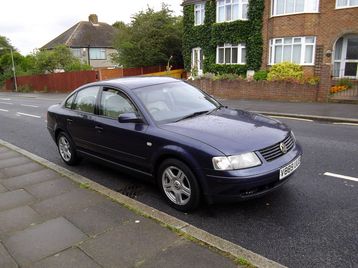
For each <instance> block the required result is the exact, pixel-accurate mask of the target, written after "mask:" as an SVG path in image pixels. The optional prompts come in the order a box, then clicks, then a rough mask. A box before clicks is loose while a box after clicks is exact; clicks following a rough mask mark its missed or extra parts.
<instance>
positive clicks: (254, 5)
mask: <svg viewBox="0 0 358 268" xmlns="http://www.w3.org/2000/svg"><path fill="white" fill-rule="evenodd" d="M263 11H264V0H251V1H250V4H249V10H248V18H249V20H248V21H234V22H228V23H227V22H224V23H216V1H215V0H209V1H207V2H206V5H205V22H204V25H200V26H194V5H193V4H192V5H187V6H184V35H183V56H184V66H185V69H186V70H187V71H190V69H191V51H192V49H193V48H195V47H201V48H202V49H203V53H204V56H205V60H204V72H211V73H219V74H222V73H235V74H244V73H246V70H247V69H250V70H258V69H260V66H261V60H262V43H263V41H262V17H263ZM224 43H232V44H237V43H246V54H247V56H246V57H247V58H246V60H247V64H246V65H220V64H216V47H217V46H218V45H222V44H224Z"/></svg>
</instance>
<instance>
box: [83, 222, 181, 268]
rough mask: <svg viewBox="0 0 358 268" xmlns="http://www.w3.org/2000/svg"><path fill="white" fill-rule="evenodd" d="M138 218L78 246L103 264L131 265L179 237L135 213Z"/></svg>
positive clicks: (141, 260) (140, 261)
mask: <svg viewBox="0 0 358 268" xmlns="http://www.w3.org/2000/svg"><path fill="white" fill-rule="evenodd" d="M138 220H140V222H139V223H135V222H133V221H132V222H130V223H127V224H124V225H122V226H120V227H118V228H116V229H114V230H113V231H110V232H107V233H105V234H103V235H99V236H98V237H97V238H95V239H91V240H88V241H86V242H85V243H83V244H81V245H80V248H81V249H82V250H83V251H84V252H86V253H87V254H88V255H89V256H91V257H92V258H93V259H94V260H96V261H97V262H98V263H99V264H100V265H102V266H104V267H135V266H136V264H137V263H142V262H143V261H145V260H146V259H148V258H152V257H154V256H155V255H157V254H159V253H160V252H161V251H163V250H164V249H166V248H168V247H169V246H171V245H173V243H175V242H177V241H178V240H179V239H181V238H179V237H178V236H177V235H176V234H174V233H173V232H171V231H169V230H168V229H166V228H163V227H162V226H161V225H159V224H157V223H155V222H153V221H152V220H149V219H146V218H142V217H139V216H138Z"/></svg>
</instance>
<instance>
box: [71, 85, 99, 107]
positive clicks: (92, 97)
mask: <svg viewBox="0 0 358 268" xmlns="http://www.w3.org/2000/svg"><path fill="white" fill-rule="evenodd" d="M98 91H99V87H88V88H85V89H82V90H81V91H79V92H78V93H77V96H76V100H75V103H74V108H73V109H74V110H78V111H82V112H86V113H94V109H95V106H96V98H97V94H98Z"/></svg>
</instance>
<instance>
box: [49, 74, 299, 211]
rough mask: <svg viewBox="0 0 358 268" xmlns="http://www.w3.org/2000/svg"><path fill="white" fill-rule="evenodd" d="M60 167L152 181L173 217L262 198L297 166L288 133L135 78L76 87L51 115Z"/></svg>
mask: <svg viewBox="0 0 358 268" xmlns="http://www.w3.org/2000/svg"><path fill="white" fill-rule="evenodd" d="M47 122H48V130H49V132H50V133H51V135H52V137H53V139H54V141H55V142H56V144H57V146H58V150H59V153H60V156H61V158H62V160H63V161H64V162H65V163H66V164H68V165H74V164H76V163H78V162H79V160H80V159H81V158H82V157H91V158H95V159H99V160H102V161H105V162H107V163H110V164H113V165H116V166H118V167H121V168H123V169H125V170H127V171H130V172H135V173H137V174H139V175H141V176H146V177H149V178H151V179H152V180H153V181H154V182H156V183H158V185H159V186H160V190H161V191H162V192H163V195H164V197H165V198H166V199H167V201H168V202H169V203H170V204H171V205H172V206H173V207H174V208H176V209H179V210H182V211H188V210H192V209H194V208H195V207H197V205H198V204H199V201H200V199H201V197H204V198H205V200H206V201H207V202H209V203H213V202H215V201H220V200H243V199H248V198H253V197H258V196H261V195H263V194H265V193H267V192H270V191H272V190H274V189H276V188H278V187H279V186H281V185H282V184H284V183H285V182H286V181H287V180H288V177H289V176H290V175H292V173H293V172H294V171H295V170H296V169H297V168H298V166H299V165H300V163H301V154H302V150H301V147H300V145H299V144H298V143H297V142H296V139H295V136H294V134H293V133H292V131H291V130H290V129H289V128H288V127H287V126H286V125H284V124H282V123H280V122H279V121H277V120H274V119H271V118H268V117H265V116H262V115H259V114H255V113H251V112H247V111H243V110H234V109H229V108H227V107H224V106H223V105H221V104H220V103H219V102H218V101H216V100H215V99H214V98H212V97H211V96H209V95H207V94H205V93H204V92H202V91H200V90H199V89H197V88H195V87H193V86H191V85H189V84H187V83H185V82H182V81H179V80H176V79H172V78H158V77H135V78H123V79H117V80H109V81H102V82H97V83H92V84H88V85H85V86H82V87H80V88H79V89H77V90H75V91H74V92H73V93H71V94H70V95H69V96H68V97H67V98H66V100H64V101H63V103H61V104H59V105H54V106H51V107H50V108H49V110H48V121H47Z"/></svg>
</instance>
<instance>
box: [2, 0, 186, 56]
mask: <svg viewBox="0 0 358 268" xmlns="http://www.w3.org/2000/svg"><path fill="white" fill-rule="evenodd" d="M162 2H165V3H167V4H168V5H169V6H170V8H171V9H172V10H173V11H174V12H175V14H176V15H181V14H182V7H181V6H180V4H181V3H182V0H164V1H158V0H129V1H127V0H100V1H93V0H60V1H51V0H5V1H1V12H0V35H2V36H5V37H7V38H8V39H10V41H11V44H12V45H13V46H14V47H16V48H17V49H18V50H19V51H20V52H21V53H22V54H23V55H26V54H29V53H31V52H32V51H33V50H34V49H35V48H39V47H42V46H43V45H45V44H46V43H47V42H49V41H51V40H52V39H53V38H55V37H57V36H58V35H60V34H61V33H63V32H64V31H66V30H67V29H68V28H70V27H71V26H73V25H74V24H76V23H77V22H79V21H86V20H88V15H89V14H92V13H94V14H97V15H98V20H99V21H100V22H107V23H109V24H112V23H114V22H115V21H119V20H121V21H124V22H126V23H128V22H130V20H131V16H132V15H133V14H135V13H137V12H138V11H140V10H143V9H146V8H147V6H148V5H149V6H150V7H152V8H154V9H155V10H158V9H160V7H161V3H162Z"/></svg>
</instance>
